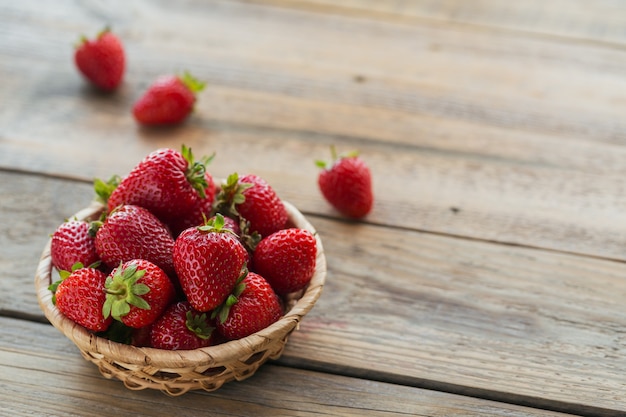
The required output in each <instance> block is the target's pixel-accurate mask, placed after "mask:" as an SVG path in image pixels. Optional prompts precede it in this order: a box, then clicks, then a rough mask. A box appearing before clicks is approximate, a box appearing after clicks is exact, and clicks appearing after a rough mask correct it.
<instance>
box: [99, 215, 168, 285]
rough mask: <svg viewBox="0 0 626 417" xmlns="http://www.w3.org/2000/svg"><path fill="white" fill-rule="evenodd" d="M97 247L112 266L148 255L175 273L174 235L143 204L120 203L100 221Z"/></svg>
mask: <svg viewBox="0 0 626 417" xmlns="http://www.w3.org/2000/svg"><path fill="white" fill-rule="evenodd" d="M98 226H99V228H98V230H97V232H96V242H95V243H96V251H97V252H98V255H99V256H100V259H102V262H104V263H105V264H106V265H108V266H109V267H111V268H115V267H116V266H119V264H120V262H126V261H130V260H132V259H146V260H148V261H150V262H152V263H154V264H156V265H157V266H159V267H160V268H162V269H163V270H164V271H165V272H166V273H168V274H170V275H173V274H174V263H173V260H172V250H173V248H174V238H173V237H172V235H171V234H170V232H169V230H168V229H167V227H166V226H165V225H164V224H163V223H162V222H161V221H160V220H159V219H157V218H156V216H155V215H154V214H152V213H150V212H149V211H148V210H146V209H145V208H143V207H139V206H134V205H125V206H119V207H118V208H116V209H115V210H113V211H112V212H111V213H109V215H108V216H107V217H106V219H105V220H104V222H102V223H101V224H99V223H97V224H96V225H95V227H98Z"/></svg>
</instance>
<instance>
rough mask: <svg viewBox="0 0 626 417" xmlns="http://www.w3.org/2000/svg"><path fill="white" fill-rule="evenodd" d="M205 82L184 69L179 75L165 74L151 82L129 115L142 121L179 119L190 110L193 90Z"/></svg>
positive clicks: (159, 122) (161, 122)
mask: <svg viewBox="0 0 626 417" xmlns="http://www.w3.org/2000/svg"><path fill="white" fill-rule="evenodd" d="M204 86H205V83H203V82H201V81H198V80H197V79H195V78H194V77H192V76H191V74H189V73H188V72H185V73H184V74H183V75H182V76H176V75H165V76H162V77H159V78H158V79H157V80H156V81H154V83H152V84H151V85H150V86H149V87H148V90H147V91H146V92H145V93H144V95H143V96H141V97H140V98H139V100H138V101H137V102H136V103H135V105H134V106H133V116H134V117H135V119H136V120H137V121H138V122H139V123H141V124H144V125H170V124H177V123H180V122H182V121H183V120H185V119H186V118H187V116H189V114H191V111H192V110H193V107H194V104H195V102H196V93H198V92H200V91H202V90H203V89H204Z"/></svg>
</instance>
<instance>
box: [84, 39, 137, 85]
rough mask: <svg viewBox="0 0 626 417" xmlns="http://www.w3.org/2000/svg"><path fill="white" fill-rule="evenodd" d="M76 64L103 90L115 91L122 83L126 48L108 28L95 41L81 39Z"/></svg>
mask: <svg viewBox="0 0 626 417" xmlns="http://www.w3.org/2000/svg"><path fill="white" fill-rule="evenodd" d="M74 62H75V63H76V66H77V67H78V70H79V71H80V72H81V73H82V74H83V75H84V76H85V77H86V78H87V79H88V80H89V81H90V82H92V83H93V84H94V85H95V86H97V87H99V88H100V89H102V90H105V91H111V90H114V89H115V88H117V86H118V85H119V84H120V83H121V82H122V77H123V76H124V67H125V56H124V48H123V46H122V42H121V41H120V40H119V38H118V37H117V36H115V35H114V34H113V33H112V32H111V31H110V30H109V29H108V28H106V29H104V30H103V31H102V32H100V33H99V34H98V36H96V38H95V39H93V40H89V39H87V38H86V37H84V36H83V37H81V40H80V43H79V44H78V46H77V47H76V51H75V52H74Z"/></svg>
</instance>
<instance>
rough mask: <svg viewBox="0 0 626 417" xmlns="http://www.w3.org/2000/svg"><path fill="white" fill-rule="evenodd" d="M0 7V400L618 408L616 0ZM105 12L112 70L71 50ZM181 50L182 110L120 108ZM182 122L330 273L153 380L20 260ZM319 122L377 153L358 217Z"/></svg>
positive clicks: (255, 407) (53, 405)
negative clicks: (107, 90) (342, 196)
mask: <svg viewBox="0 0 626 417" xmlns="http://www.w3.org/2000/svg"><path fill="white" fill-rule="evenodd" d="M0 22H1V23H2V24H0V77H1V79H2V80H3V81H2V82H1V83H0V103H2V105H1V107H0V207H1V217H2V222H1V223H0V246H1V247H2V248H3V250H2V251H0V268H1V270H2V271H3V279H2V280H0V292H1V293H2V294H4V296H3V297H0V315H1V316H2V317H0V320H1V321H2V325H1V326H0V329H1V330H0V334H1V336H0V386H1V387H2V394H0V395H2V398H0V400H1V401H0V411H2V412H1V413H0V414H3V413H4V414H7V415H32V414H36V415H46V414H48V415H63V414H64V413H63V409H64V408H63V407H64V406H65V407H68V408H67V409H68V410H69V412H68V413H67V414H74V415H80V414H81V413H84V412H85V411H83V410H90V415H91V410H93V409H99V410H100V409H101V410H102V411H101V412H102V414H103V415H105V414H110V413H112V412H117V411H120V410H130V411H131V412H132V413H133V414H135V413H137V414H139V413H141V412H144V413H145V414H146V415H150V414H153V412H156V411H157V410H170V411H171V412H176V413H179V412H180V413H181V414H180V415H185V414H190V415H191V414H194V413H197V412H198V409H202V408H204V409H206V407H207V404H208V406H209V407H211V408H212V409H214V410H215V413H217V415H310V414H321V413H326V414H333V415H355V414H358V415H435V416H439V415H441V416H444V415H446V416H449V415H515V416H517V415H520V416H521V415H524V416H526V415H537V416H544V415H545V416H551V415H557V414H556V412H559V411H560V412H566V413H571V414H576V415H588V416H612V415H615V416H618V415H624V413H626V394H625V393H626V377H625V375H626V309H625V308H624V300H625V299H626V263H625V261H626V250H625V248H626V179H625V178H626V176H625V175H624V174H625V173H626V169H625V166H626V165H624V162H623V161H625V160H626V146H625V145H626V117H625V116H624V115H626V4H624V3H623V2H620V1H617V0H614V1H610V0H603V1H596V2H583V1H579V0H576V1H562V0H559V1H554V2H539V1H534V0H533V1H528V2H515V3H513V2H502V1H496V0H475V1H471V2H466V1H459V0H445V1H440V2H433V1H425V0H422V1H420V0H416V1H382V0H381V1H378V0H377V1H370V0H347V1H345V2H331V1H327V0H302V1H297V0H269V1H215V2H202V1H199V0H197V1H189V2H184V3H171V4H170V3H169V2H164V1H156V2H148V1H137V2H132V3H130V4H127V3H124V2H121V1H113V2H107V3H98V2H78V1H69V0H64V1H59V2H55V3H49V4H48V3H41V2H36V1H23V2H9V1H3V0H1V1H0ZM105 24H111V25H112V26H113V28H114V30H115V31H116V32H117V33H118V34H119V35H120V36H121V37H122V39H123V40H124V43H125V46H126V49H127V53H128V61H129V62H128V71H127V74H126V78H125V81H124V84H123V86H122V88H121V89H120V90H119V91H117V92H116V93H114V94H112V95H104V94H100V93H97V92H95V91H93V90H92V89H90V88H89V87H88V86H86V84H85V82H84V81H83V80H82V79H81V78H80V76H79V75H78V74H77V73H76V70H75V69H74V67H73V64H72V44H73V43H74V42H75V41H76V39H77V37H78V35H79V34H81V33H86V34H88V35H91V34H93V33H95V32H96V31H97V30H98V29H99V28H101V27H102V26H104V25H105ZM183 69H189V70H190V71H192V72H193V73H194V74H195V75H196V76H198V77H200V78H203V79H205V80H207V81H208V82H209V87H208V89H207V90H206V91H205V92H203V93H201V95H200V97H199V101H198V104H197V106H196V111H195V113H194V115H193V116H192V117H191V118H190V119H189V120H188V121H187V122H186V123H185V124H183V125H181V126H179V127H176V128H172V129H161V130H155V129H145V128H140V127H137V125H136V124H135V123H134V121H133V119H132V117H131V116H130V107H131V106H132V103H133V101H134V100H135V99H136V98H137V97H138V96H139V95H140V94H141V93H142V91H143V90H144V89H145V88H146V86H147V85H148V83H149V82H150V81H151V80H152V79H153V78H154V77H156V76H157V75H160V74H162V73H167V72H176V71H181V70H183ZM181 143H185V144H187V145H189V146H191V147H192V148H193V149H194V153H196V154H210V153H213V152H216V154H217V155H216V158H215V160H214V162H213V164H212V165H211V166H210V169H211V171H212V173H214V175H215V176H216V177H225V176H226V175H228V174H229V173H231V172H233V171H238V172H240V173H243V172H254V173H257V174H259V175H261V176H263V177H264V178H266V179H267V180H268V181H269V182H270V183H272V184H273V185H274V187H275V188H276V190H277V191H278V193H279V194H280V195H281V197H283V198H284V199H286V200H289V201H290V202H292V203H294V204H295V205H296V206H298V207H299V208H300V209H301V211H303V212H304V213H305V214H306V215H307V216H308V218H309V220H310V221H311V222H312V223H313V224H314V226H315V227H316V229H317V230H318V231H319V233H320V235H321V236H322V238H323V240H324V247H325V251H326V253H327V261H328V271H329V273H328V278H327V285H326V288H325V291H324V293H323V295H322V297H321V299H320V301H319V303H318V305H316V306H315V308H314V309H313V311H312V312H311V313H310V314H309V315H308V316H307V317H305V319H304V321H303V323H302V327H301V329H300V331H298V332H296V333H295V334H294V335H293V337H292V338H291V339H290V342H289V344H288V346H287V349H286V351H285V354H284V355H283V357H282V358H281V359H280V360H279V361H278V363H275V364H270V365H267V366H266V367H265V368H266V369H263V372H261V373H260V375H257V376H255V377H254V378H253V379H251V380H249V381H245V382H242V383H235V384H232V385H231V384H229V386H227V387H224V388H223V389H220V390H219V391H218V392H216V393H213V394H206V393H202V394H200V393H194V394H190V395H187V396H184V397H182V398H177V399H170V398H167V397H165V396H163V395H162V394H160V393H152V392H132V391H129V390H127V389H125V388H124V387H123V386H122V385H121V384H119V383H116V382H115V381H106V380H104V379H103V378H102V377H100V376H99V375H98V373H97V371H96V370H95V369H92V366H91V365H90V364H88V363H87V362H86V361H84V360H82V358H80V356H79V355H78V353H77V352H75V351H72V348H71V343H70V342H69V341H67V340H66V339H65V338H64V337H63V336H62V335H61V334H60V333H59V332H57V331H56V330H55V329H53V328H52V327H51V326H47V325H46V324H45V323H46V321H45V318H44V317H43V315H42V313H41V311H40V310H39V309H38V306H37V300H36V298H35V292H34V287H33V285H32V277H33V275H34V271H35V266H36V264H37V260H38V258H39V254H40V252H41V250H42V249H43V246H44V244H45V242H46V240H47V239H48V235H49V234H50V233H51V232H52V231H53V230H54V228H55V227H56V225H57V224H58V223H60V222H61V221H62V220H63V219H64V218H66V217H68V216H70V215H71V214H72V213H74V212H76V211H77V210H79V209H80V208H82V207H84V206H86V205H87V204H88V203H89V202H90V201H91V199H92V197H93V193H92V190H91V184H90V182H91V180H92V179H93V178H94V177H103V178H104V177H108V176H110V175H111V174H114V173H124V172H127V171H128V170H129V169H130V168H131V167H132V166H133V165H134V164H135V163H136V162H137V161H138V160H139V159H141V158H142V157H143V156H144V155H145V154H147V153H148V152H150V151H151V150H153V149H156V148H158V147H162V146H170V147H179V146H180V144H181ZM330 144H336V145H337V146H338V147H339V148H340V149H342V150H349V149H354V148H357V149H360V151H361V153H362V155H363V158H364V159H365V160H366V161H367V162H368V163H369V164H370V166H371V168H372V171H373V173H374V187H375V190H374V191H375V195H376V205H375V208H374V211H373V212H372V213H371V215H370V216H368V218H366V219H365V220H364V221H362V222H356V223H355V222H346V221H344V220H343V219H341V218H340V217H339V216H338V215H337V214H336V213H335V212H334V211H333V210H332V209H331V208H330V207H329V206H328V205H327V204H326V203H325V202H324V200H323V199H322V198H321V196H320V194H319V191H318V190H317V186H316V180H315V179H316V174H317V172H316V167H315V166H314V164H313V162H312V161H313V160H314V159H323V158H325V157H327V156H328V147H329V145H330ZM9 294H10V295H9ZM61 358H62V359H61ZM267 387H270V388H271V389H268V388H267ZM111 396H114V397H115V398H116V401H115V404H113V405H112V404H111V401H110V400H109V398H110V397H111ZM241 396H245V397H246V399H247V401H246V402H245V403H244V404H242V403H241V402H240V401H239V400H238V398H240V397H241ZM118 400H119V401H118ZM7 404H8V405H7ZM7 407H8V408H7ZM107 407H110V408H107ZM141 407H143V408H141ZM5 408H6V412H5ZM140 409H142V410H143V411H141V412H140V411H139V410H140ZM546 410H551V411H546Z"/></svg>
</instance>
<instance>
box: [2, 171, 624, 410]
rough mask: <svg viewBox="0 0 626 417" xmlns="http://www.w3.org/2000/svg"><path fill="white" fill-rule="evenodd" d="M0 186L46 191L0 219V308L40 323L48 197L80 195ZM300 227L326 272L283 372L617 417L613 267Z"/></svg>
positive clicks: (321, 224)
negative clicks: (289, 368)
mask: <svg viewBox="0 0 626 417" xmlns="http://www.w3.org/2000/svg"><path fill="white" fill-rule="evenodd" d="M0 179H1V182H2V183H3V184H7V185H8V184H11V186H12V187H14V189H15V190H16V191H15V193H17V192H18V191H17V190H20V191H19V192H22V193H26V195H29V194H30V191H31V190H32V189H44V190H47V191H46V194H44V195H41V196H40V197H38V198H36V199H34V201H33V202H34V204H16V205H15V206H14V207H9V209H8V210H3V218H4V219H6V222H3V223H2V224H1V225H0V227H1V228H2V229H0V245H1V246H2V247H5V248H7V247H8V248H9V251H6V250H5V251H2V252H0V265H2V267H3V271H5V275H4V277H3V279H2V280H0V292H1V293H5V294H6V293H10V294H13V296H12V297H2V298H0V312H4V314H9V315H13V316H20V317H21V316H28V317H32V318H33V319H41V313H40V312H39V311H38V306H37V303H36V297H35V294H34V287H33V285H32V277H33V275H34V270H35V267H36V263H37V260H38V256H39V253H40V252H41V250H42V249H43V244H44V243H45V240H46V239H47V234H48V233H50V232H51V231H52V230H53V228H54V227H56V224H57V222H59V221H60V220H59V219H61V218H62V217H64V216H67V214H62V215H59V214H58V210H59V208H58V207H56V208H55V204H54V199H58V198H60V197H59V196H63V202H64V204H65V205H66V207H68V208H71V206H74V205H75V206H77V207H78V206H81V205H82V204H83V202H84V199H85V198H86V195H87V194H89V193H90V191H91V189H90V185H89V184H84V183H83V184H81V183H75V184H74V183H72V184H71V185H70V184H67V181H61V180H54V179H50V178H41V177H37V176H24V175H19V174H7V173H2V174H0ZM71 186H74V187H75V189H74V191H68V192H64V190H70V189H71ZM29 187H30V188H29ZM3 189H4V190H6V189H10V188H8V187H3ZM81 191H84V193H81ZM35 194H36V193H35ZM10 195H11V194H10V193H9V197H10ZM72 196H74V197H72ZM0 201H3V202H5V201H11V198H7V196H0ZM46 208H49V210H48V209H46ZM5 213H6V214H5ZM5 215H7V216H6V217H4V216H5ZM55 216H58V217H55ZM309 218H310V220H311V221H312V223H313V224H314V226H315V227H316V229H317V230H318V232H319V233H320V235H321V236H322V239H323V241H324V247H325V252H326V253H327V261H328V270H329V275H328V279H327V283H326V287H325V290H324V293H323V294H322V297H321V299H320V301H319V303H318V305H316V306H315V308H314V309H313V311H312V312H311V313H310V315H308V316H307V317H305V319H304V322H303V324H302V329H301V331H300V332H296V333H295V334H294V335H293V336H292V338H291V339H290V343H289V345H288V348H287V350H286V352H285V355H284V357H283V359H282V361H283V363H285V364H288V365H294V366H295V365H297V366H305V367H310V368H313V369H318V370H324V371H329V372H333V373H335V372H338V373H345V374H348V375H353V376H358V377H368V378H375V379H380V380H386V381H391V382H401V383H402V384H406V385H414V386H423V387H428V388H436V389H443V390H446V391H453V392H471V393H472V395H479V396H484V397H488V398H493V399H497V400H501V401H506V402H513V403H520V404H534V405H540V406H541V407H547V408H550V409H558V410H561V411H567V412H574V413H576V412H577V411H576V410H581V409H584V410H586V411H588V414H589V415H610V414H603V413H605V412H608V411H606V410H619V411H620V412H624V411H626V401H625V399H624V397H623V396H622V393H623V392H625V389H626V384H625V381H624V378H623V375H624V373H626V333H625V330H624V329H626V312H625V311H624V309H623V308H622V307H623V300H624V297H625V296H626V281H625V280H624V279H623V277H624V276H625V275H626V264H624V263H620V262H612V261H604V260H598V259H591V258H584V257H576V256H571V255H566V254H559V253H553V252H545V251H540V250H533V249H527V248H520V247H514V246H505V245H497V244H489V243H481V242H477V241H472V240H464V239H455V238H449V237H444V236H435V235H429V234H423V233H418V232H414V231H411V230H403V229H387V228H383V227H379V226H372V225H366V224H353V223H345V222H339V221H334V220H329V219H324V218H322V217H318V216H309ZM31 223H36V224H38V225H39V227H33V226H31V225H30V224H31ZM13 227H17V229H18V230H21V231H22V233H21V234H20V235H19V240H18V244H16V243H15V242H14V239H15V237H12V236H15V235H12V229H13ZM44 230H45V231H44ZM416 341H419V343H417V344H416ZM494 387H495V388H494Z"/></svg>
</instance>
